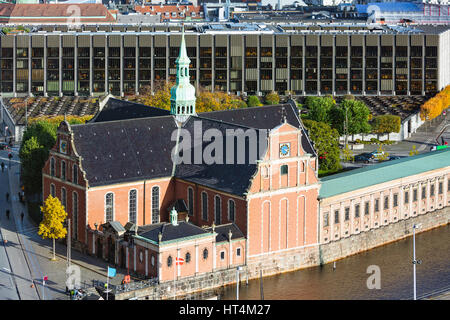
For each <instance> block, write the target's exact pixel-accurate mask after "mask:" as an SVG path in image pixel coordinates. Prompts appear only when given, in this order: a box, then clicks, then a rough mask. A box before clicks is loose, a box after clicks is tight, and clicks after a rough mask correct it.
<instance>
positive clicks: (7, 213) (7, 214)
mask: <svg viewBox="0 0 450 320" xmlns="http://www.w3.org/2000/svg"><path fill="white" fill-rule="evenodd" d="M6 217H7V218H8V220H9V210H6Z"/></svg>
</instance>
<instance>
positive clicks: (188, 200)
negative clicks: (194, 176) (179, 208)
mask: <svg viewBox="0 0 450 320" xmlns="http://www.w3.org/2000/svg"><path fill="white" fill-rule="evenodd" d="M189 191H192V212H190V211H191V210H190V206H191V201H190V198H189ZM194 199H195V195H194V188H192V187H188V188H187V202H188V215H190V216H194V203H195V200H194Z"/></svg>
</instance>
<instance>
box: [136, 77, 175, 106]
mask: <svg viewBox="0 0 450 320" xmlns="http://www.w3.org/2000/svg"><path fill="white" fill-rule="evenodd" d="M173 86H174V83H171V82H166V81H160V82H156V83H155V94H154V95H151V94H150V90H148V88H147V90H146V89H144V92H145V93H146V95H144V96H142V98H141V101H142V103H143V104H145V105H148V106H151V107H155V108H160V109H164V110H170V88H172V87H173Z"/></svg>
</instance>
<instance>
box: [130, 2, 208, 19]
mask: <svg viewBox="0 0 450 320" xmlns="http://www.w3.org/2000/svg"><path fill="white" fill-rule="evenodd" d="M152 8H153V9H152ZM134 9H135V10H136V12H139V13H142V14H146V13H148V14H150V15H156V14H158V12H159V13H161V16H162V17H163V14H165V13H166V12H167V13H170V16H169V17H170V18H173V19H175V18H177V19H180V18H184V17H180V16H179V13H181V12H184V16H185V17H191V13H192V12H195V17H192V18H193V19H199V18H201V17H200V12H202V7H201V6H194V5H179V6H176V5H164V6H160V5H150V6H144V7H143V6H135V7H134ZM172 12H176V13H177V16H176V17H172Z"/></svg>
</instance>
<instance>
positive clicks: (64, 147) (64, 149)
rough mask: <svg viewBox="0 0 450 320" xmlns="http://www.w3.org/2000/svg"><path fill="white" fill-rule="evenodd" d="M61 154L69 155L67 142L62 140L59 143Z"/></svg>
mask: <svg viewBox="0 0 450 320" xmlns="http://www.w3.org/2000/svg"><path fill="white" fill-rule="evenodd" d="M59 152H61V153H67V142H66V141H64V140H61V141H60V142H59Z"/></svg>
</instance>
